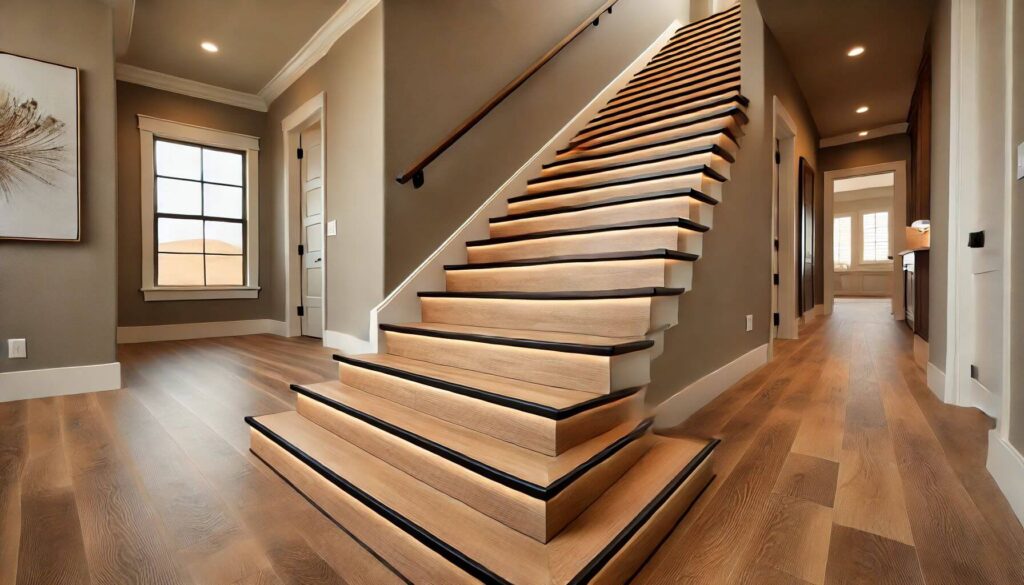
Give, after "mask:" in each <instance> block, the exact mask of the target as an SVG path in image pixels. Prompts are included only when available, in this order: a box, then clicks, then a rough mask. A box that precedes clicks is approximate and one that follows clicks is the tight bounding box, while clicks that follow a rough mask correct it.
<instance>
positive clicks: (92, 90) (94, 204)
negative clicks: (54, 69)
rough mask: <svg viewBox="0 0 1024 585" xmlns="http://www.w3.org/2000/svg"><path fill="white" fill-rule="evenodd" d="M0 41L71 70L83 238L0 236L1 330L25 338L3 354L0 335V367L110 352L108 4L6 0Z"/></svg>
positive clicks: (96, 357) (43, 364)
mask: <svg viewBox="0 0 1024 585" xmlns="http://www.w3.org/2000/svg"><path fill="white" fill-rule="evenodd" d="M54 39H60V41H61V42H59V43H55V42H53V41H54ZM0 50H2V51H8V52H11V53H17V54H20V55H24V56H27V57H33V58H37V59H44V60H47V61H52V62H55V63H60V64H63V65H70V66H74V67H78V68H79V69H80V71H81V78H80V95H81V110H80V120H81V156H82V158H81V170H82V191H81V193H82V241H81V242H80V243H56V242H55V243H43V242H14V241H0V339H4V340H6V339H8V338H11V337H24V338H26V339H27V340H28V355H29V358H28V359H18V360H8V359H6V354H7V344H6V343H0V372H9V371H16V370H32V369H39V368H52V367H61V366H75V365H86V364H99V363H109V362H113V361H116V359H117V358H116V349H115V345H114V336H115V327H116V324H117V317H116V311H117V290H116V281H117V263H116V255H117V249H116V248H117V239H116V238H117V236H116V233H115V230H114V229H113V226H114V225H115V222H116V220H117V192H116V189H117V185H116V180H115V174H114V168H115V166H116V161H115V157H114V55H113V33H112V18H111V11H110V9H109V8H108V7H107V6H106V5H105V4H103V3H101V2H83V1H82V0H5V1H4V3H3V8H2V9H0ZM0 399H2V397H0Z"/></svg>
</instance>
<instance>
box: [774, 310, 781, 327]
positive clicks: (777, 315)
mask: <svg viewBox="0 0 1024 585" xmlns="http://www.w3.org/2000/svg"><path fill="white" fill-rule="evenodd" d="M780 321H781V319H780V318H779V314H778V313H772V323H774V324H775V326H776V327H778V326H779V322H780Z"/></svg>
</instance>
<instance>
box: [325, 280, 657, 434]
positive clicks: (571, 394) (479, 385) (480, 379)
mask: <svg viewBox="0 0 1024 585" xmlns="http://www.w3.org/2000/svg"><path fill="white" fill-rule="evenodd" d="M442 294H446V293H442ZM334 359H336V360H338V361H340V362H342V363H345V364H349V365H352V366H354V367H363V368H369V369H373V370H374V371H377V372H380V373H384V374H388V375H391V376H398V377H403V378H405V379H408V380H410V381H413V382H417V383H420V384H426V385H428V386H432V387H435V388H439V389H442V390H446V391H449V392H456V393H458V394H460V395H463V396H468V397H471V398H477V399H480V400H486V401H488V402H491V403H493V404H498V405H501V406H506V407H508V408H515V409H516V410H521V411H524V412H530V413H532V414H536V415H537V416H543V417H546V418H552V419H554V420H563V419H565V418H569V417H571V416H574V415H575V414H579V413H580V412H585V411H587V410H589V409H591V408H596V407H598V406H601V405H604V404H609V403H612V402H616V401H618V400H621V399H622V398H625V397H627V396H632V395H633V394H635V393H636V392H637V391H638V390H639V388H630V389H628V390H621V391H619V392H616V393H614V394H607V395H602V396H598V397H595V396H594V395H593V394H591V393H589V392H580V391H577V390H567V389H565V388H557V387H555V386H545V385H543V384H536V383H534V382H526V381H524V380H515V379H512V378H505V377H502V376H496V375H494V374H488V373H484V372H475V371H473V370H464V369H462V368H455V367H452V366H445V365H440V364H433V363H430V362H425V361H421V360H413V359H409V358H405V357H401V356H396V355H389V354H379V353H378V354H366V355H359V356H337V355H336V356H334Z"/></svg>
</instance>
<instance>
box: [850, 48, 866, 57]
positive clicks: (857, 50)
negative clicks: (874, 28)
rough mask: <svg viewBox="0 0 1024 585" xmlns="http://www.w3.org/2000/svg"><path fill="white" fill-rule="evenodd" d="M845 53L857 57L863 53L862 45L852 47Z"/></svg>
mask: <svg viewBox="0 0 1024 585" xmlns="http://www.w3.org/2000/svg"><path fill="white" fill-rule="evenodd" d="M846 54H847V55H849V56H850V57H859V56H861V55H863V54H864V47H860V46H857V47H853V48H851V49H850V50H849V51H847V52H846Z"/></svg>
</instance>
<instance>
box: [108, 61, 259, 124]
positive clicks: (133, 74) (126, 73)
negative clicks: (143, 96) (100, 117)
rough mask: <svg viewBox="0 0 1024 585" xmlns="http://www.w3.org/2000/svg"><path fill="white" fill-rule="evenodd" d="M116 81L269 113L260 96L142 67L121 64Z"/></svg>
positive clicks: (117, 70)
mask: <svg viewBox="0 0 1024 585" xmlns="http://www.w3.org/2000/svg"><path fill="white" fill-rule="evenodd" d="M114 77H116V78H117V80H118V81H126V82H128V83H134V84H135V85H143V86H145V87H152V88H153V89H159V90H163V91H169V92H171V93H177V94H181V95H187V96H191V97H194V98H199V99H202V100H207V101H211V102H219V103H222V104H227V105H229V106H235V107H239V108H245V109H247V110H255V111H257V112H266V111H267V102H266V101H264V99H263V98H262V97H260V96H258V95H255V94H251V93H245V92H244V91H235V90H233V89H228V88H226V87H220V86H217V85H210V84H208V83H203V82H201V81H194V80H192V79H185V78H184V77H176V76H174V75H168V74H166V73H160V72H159V71H151V70H149V69H143V68H142V67H136V66H135V65H128V64H127V63H118V64H117V65H116V66H115V69H114Z"/></svg>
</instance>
